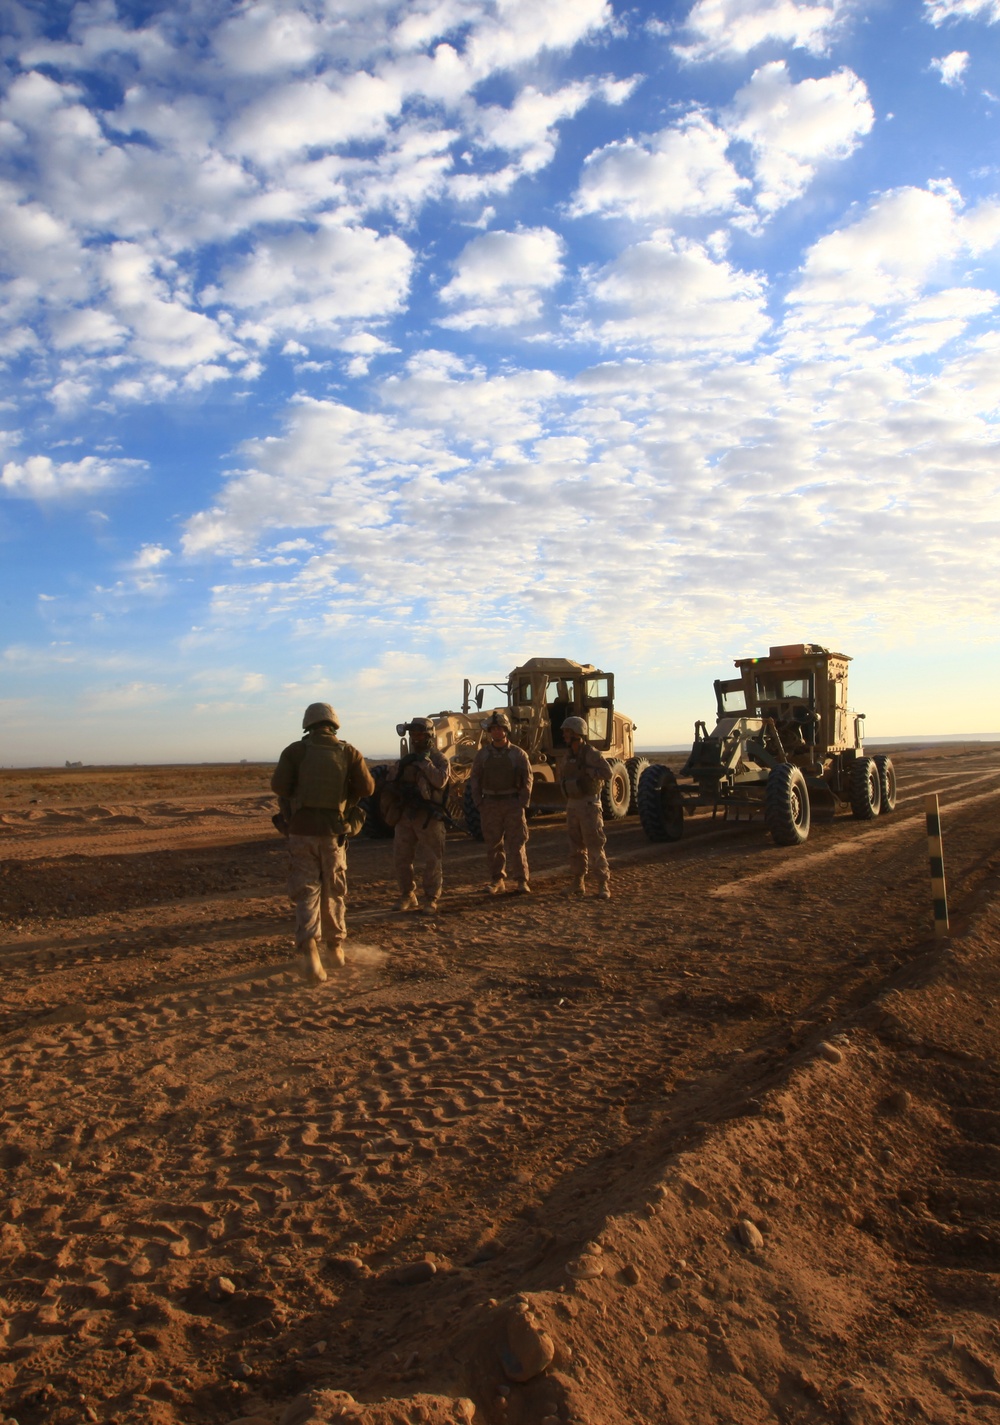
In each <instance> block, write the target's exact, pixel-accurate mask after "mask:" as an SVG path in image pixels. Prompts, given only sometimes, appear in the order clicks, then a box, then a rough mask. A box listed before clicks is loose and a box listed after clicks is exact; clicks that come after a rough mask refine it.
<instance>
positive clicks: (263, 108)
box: [226, 70, 403, 164]
mask: <svg viewBox="0 0 1000 1425" xmlns="http://www.w3.org/2000/svg"><path fill="white" fill-rule="evenodd" d="M402 101H403V92H402V89H401V88H400V86H399V85H397V84H395V83H392V82H390V81H388V80H386V79H384V78H382V77H381V76H378V75H372V74H366V73H365V72H364V70H361V71H360V72H357V73H354V74H349V75H347V76H346V77H344V78H342V79H340V82H337V81H336V79H334V78H331V79H330V80H327V79H325V78H324V79H313V80H307V81H304V82H300V83H295V84H288V85H285V86H283V87H282V88H279V89H275V90H272V91H270V92H269V93H267V94H265V95H264V96H263V97H262V98H260V99H258V100H256V101H255V102H254V103H253V104H251V105H250V106H248V108H247V109H245V110H244V111H243V113H242V114H240V115H239V116H238V117H237V118H236V119H234V120H233V121H232V123H231V124H230V125H229V131H228V135H227V140H226V142H227V146H228V147H230V148H231V150H232V151H233V152H234V153H239V154H244V155H246V156H248V157H252V158H253V160H254V161H255V162H257V163H262V164H273V163H278V162H283V161H284V160H286V159H287V158H289V157H290V156H291V155H292V154H295V153H300V152H301V151H302V150H303V149H307V148H309V149H315V148H334V147H337V146H338V145H341V144H346V143H350V142H353V141H357V140H371V139H377V138H380V137H381V136H382V135H383V134H384V133H385V130H386V128H387V126H388V123H389V120H390V119H391V118H392V117H393V115H395V114H397V113H398V112H399V108H400V106H401V104H402Z"/></svg>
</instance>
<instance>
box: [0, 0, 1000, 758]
mask: <svg viewBox="0 0 1000 1425" xmlns="http://www.w3.org/2000/svg"><path fill="white" fill-rule="evenodd" d="M3 25H4V30H3V40H2V42H3V59H4V71H3V85H4V87H3V97H2V103H0V151H2V174H0V183H2V198H3V202H2V205H0V246H2V253H3V258H2V265H0V284H2V296H3V304H2V326H0V358H2V362H3V370H4V389H3V395H2V400H3V410H2V414H0V425H2V426H3V429H2V430H0V559H2V568H3V576H2V580H3V583H2V598H3V605H2V607H3V614H4V619H3V630H2V635H0V668H2V670H3V679H2V686H0V713H2V722H3V727H4V735H3V739H2V743H0V760H2V761H3V762H5V763H8V764H9V763H12V762H20V763H25V762H27V763H31V762H43V763H44V762H61V761H62V760H63V759H64V758H71V759H74V760H76V759H83V760H87V761H136V760H138V761H157V760H188V759H190V760H198V761H201V760H212V759H216V758H220V759H222V758H224V759H228V758H240V757H249V758H267V757H273V756H276V754H277V751H278V750H279V749H280V747H281V746H282V745H283V744H284V743H285V742H287V741H288V740H289V738H290V737H292V736H294V733H295V727H296V725H297V723H298V720H299V718H300V716H301V712H302V708H303V707H304V705H305V704H306V703H307V702H309V701H312V700H313V699H316V698H320V699H323V700H329V701H332V702H333V703H334V704H335V705H336V706H337V708H338V710H339V711H340V714H341V717H342V720H343V724H344V734H345V735H346V736H347V737H348V738H349V739H350V740H351V741H353V742H355V743H356V744H357V745H358V746H360V747H361V748H362V749H363V750H364V751H366V752H368V753H369V754H370V755H377V754H379V753H384V752H386V751H389V750H391V748H392V747H393V745H394V742H395V738H394V733H393V728H394V725H395V724H396V723H397V722H398V721H400V720H402V719H404V718H406V717H410V716H413V715H415V714H419V713H427V712H430V711H437V710H438V709H440V708H446V707H454V706H457V705H458V704H459V703H460V699H461V688H462V678H463V676H469V677H471V678H473V679H478V680H485V679H497V678H499V679H503V678H504V677H505V675H506V674H507V672H508V671H509V670H510V669H511V668H513V667H514V666H515V665H516V664H519V663H521V662H523V661H525V660H526V659H527V658H529V657H532V656H536V655H545V656H563V657H569V658H573V659H576V660H578V661H581V662H592V663H595V664H597V665H598V666H600V667H602V668H605V669H608V670H610V671H613V672H614V673H615V675H616V685H617V693H618V701H619V707H620V709H621V711H623V712H625V713H628V714H630V715H632V716H633V717H635V718H636V720H637V721H638V724H639V728H638V732H637V741H638V743H639V745H640V746H642V747H644V748H654V747H663V746H665V745H672V744H678V743H685V742H689V741H690V737H691V723H692V721H693V719H694V718H696V717H700V718H710V717H711V716H712V713H713V710H714V697H713V694H712V687H711V684H712V680H713V679H714V678H717V677H728V676H731V675H732V660H733V659H735V658H738V657H745V656H748V655H752V654H758V653H766V651H767V649H768V647H769V646H770V645H771V644H780V643H790V642H800V641H803V640H808V641H813V642H818V643H823V644H826V645H827V646H828V647H831V648H834V649H836V650H838V651H843V652H845V653H848V654H851V655H852V656H853V658H854V660H855V661H854V663H853V664H852V672H851V678H852V684H851V692H852V703H853V704H854V706H855V707H857V708H859V709H861V710H863V711H865V712H866V713H867V716H868V722H867V727H868V735H869V736H870V737H872V738H878V737H880V736H881V737H891V736H897V735H920V734H931V733H937V734H956V733H969V734H980V735H988V734H990V733H994V734H997V735H1000V732H998V726H1000V718H998V712H997V709H998V708H1000V675H998V672H997V667H998V655H1000V639H998V635H997V621H998V612H1000V610H998V605H1000V597H998V595H1000V458H998V457H1000V440H998V430H997V417H998V411H1000V325H998V311H1000V132H998V118H1000V43H998V41H1000V0H924V3H923V4H920V3H915V0H878V3H876V0H853V3H846V2H845V0H827V3H802V0H696V3H694V4H693V5H691V4H677V5H673V4H670V3H657V4H653V3H644V4H619V3H610V2H606V0H406V3H398V0H273V3H255V0H249V2H248V3H245V4H235V3H223V2H222V0H215V2H214V3H213V0H207V2H206V0H199V3H197V4H192V3H184V2H183V0H182V3H171V4H170V5H169V6H167V5H165V4H158V3H156V0H153V2H152V3H150V2H149V0H144V3H142V4H128V3H121V4H118V5H115V4H114V3H113V0H92V3H83V2H82V0H81V3H77V4H61V3H55V4H50V5H46V6H38V5H34V4H18V3H16V0H8V3H7V4H6V5H5V6H4V10H3Z"/></svg>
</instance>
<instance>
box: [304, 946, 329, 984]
mask: <svg viewBox="0 0 1000 1425" xmlns="http://www.w3.org/2000/svg"><path fill="white" fill-rule="evenodd" d="M302 971H303V974H304V975H305V977H306V979H307V980H311V981H312V983H313V984H314V985H321V984H322V983H323V981H324V980H325V979H326V971H325V970H324V969H323V957H322V956H321V955H320V953H319V945H318V944H317V943H316V941H315V940H307V941H306V943H305V945H303V947H302Z"/></svg>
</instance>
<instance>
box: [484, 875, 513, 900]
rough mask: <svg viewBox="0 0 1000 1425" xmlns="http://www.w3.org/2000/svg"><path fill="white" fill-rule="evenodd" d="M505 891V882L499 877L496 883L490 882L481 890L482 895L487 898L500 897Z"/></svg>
mask: <svg viewBox="0 0 1000 1425" xmlns="http://www.w3.org/2000/svg"><path fill="white" fill-rule="evenodd" d="M506 889H507V882H506V880H505V879H504V878H503V876H501V877H500V879H499V880H497V881H490V882H489V883H488V884H487V885H486V886H485V887H484V888H483V894H484V895H487V896H502V895H503V893H504V891H505V890H506Z"/></svg>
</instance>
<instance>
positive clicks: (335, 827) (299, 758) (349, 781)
mask: <svg viewBox="0 0 1000 1425" xmlns="http://www.w3.org/2000/svg"><path fill="white" fill-rule="evenodd" d="M312 748H316V749H333V748H339V749H340V751H341V756H342V757H343V760H344V762H346V777H345V783H344V788H345V796H346V800H347V802H348V803H356V802H359V801H360V800H361V798H362V797H367V796H370V795H371V793H372V792H373V791H374V790H375V783H374V781H373V780H372V775H371V773H370V772H369V771H368V768H367V766H366V765H365V761H364V758H363V757H362V756H361V753H360V752H359V751H358V749H357V748H356V747H352V746H351V744H350V743H349V742H341V741H340V739H339V738H338V737H337V736H336V735H335V734H334V733H332V732H328V731H326V730H325V729H321V728H316V727H313V728H310V730H309V731H308V732H307V733H306V735H305V736H304V737H303V738H302V740H301V741H300V742H293V743H292V744H291V746H289V747H286V748H285V750H284V751H283V752H282V754H281V756H280V757H279V759H278V766H277V768H276V769H275V773H274V776H273V777H272V778H271V790H272V792H275V793H276V794H277V796H278V798H279V800H280V801H281V802H282V804H283V806H285V805H288V804H290V809H291V812H292V814H291V819H290V823H289V832H288V894H289V896H290V897H291V899H292V900H293V901H294V902H295V943H296V945H297V947H298V948H299V950H303V949H305V947H306V946H307V945H308V943H309V941H310V940H316V941H320V940H322V941H323V942H325V944H326V945H327V946H328V948H329V949H331V950H332V949H335V948H336V947H338V946H340V945H341V944H343V941H344V939H345V938H346V936H347V918H346V901H347V838H346V836H345V835H344V823H343V819H342V817H341V814H340V811H339V810H336V809H334V808H331V807H311V806H308V805H301V804H300V802H299V797H298V795H297V792H298V785H299V780H300V770H301V768H302V765H303V762H304V761H305V759H306V757H307V755H308V753H309V751H310V749H312Z"/></svg>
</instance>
